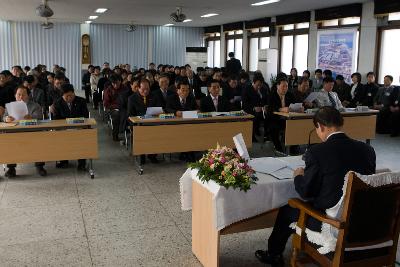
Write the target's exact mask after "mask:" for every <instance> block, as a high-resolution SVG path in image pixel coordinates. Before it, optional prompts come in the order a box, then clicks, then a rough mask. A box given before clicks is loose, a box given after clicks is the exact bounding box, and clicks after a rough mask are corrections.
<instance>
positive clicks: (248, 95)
mask: <svg viewBox="0 0 400 267" xmlns="http://www.w3.org/2000/svg"><path fill="white" fill-rule="evenodd" d="M263 83H264V79H263V78H262V77H260V76H254V78H253V83H252V84H250V85H249V86H248V87H246V88H245V89H244V90H243V91H242V92H243V94H242V107H243V110H244V111H245V112H246V113H248V114H252V115H253V116H254V119H253V142H257V139H256V137H255V136H256V135H260V125H261V122H264V138H265V137H266V133H267V132H268V127H267V120H266V118H267V117H266V116H265V113H266V109H265V107H266V106H267V105H268V93H267V90H266V89H265V88H264V87H263Z"/></svg>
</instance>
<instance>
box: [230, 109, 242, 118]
mask: <svg viewBox="0 0 400 267" xmlns="http://www.w3.org/2000/svg"><path fill="white" fill-rule="evenodd" d="M244 115H246V112H244V111H243V110H239V111H231V112H229V116H234V117H240V116H244Z"/></svg>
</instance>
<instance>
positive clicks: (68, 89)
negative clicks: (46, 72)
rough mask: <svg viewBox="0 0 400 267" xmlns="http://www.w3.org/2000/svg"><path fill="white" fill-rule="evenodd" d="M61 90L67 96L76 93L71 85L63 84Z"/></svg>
mask: <svg viewBox="0 0 400 267" xmlns="http://www.w3.org/2000/svg"><path fill="white" fill-rule="evenodd" d="M61 90H62V92H63V94H66V93H69V92H75V89H74V86H73V85H72V84H70V83H66V84H63V85H62V86H61Z"/></svg>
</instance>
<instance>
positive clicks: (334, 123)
mask: <svg viewBox="0 0 400 267" xmlns="http://www.w3.org/2000/svg"><path fill="white" fill-rule="evenodd" d="M313 122H314V126H315V131H316V133H317V135H318V137H319V138H320V139H321V140H322V143H321V144H317V145H314V146H312V147H310V148H309V149H308V150H307V152H306V154H305V164H306V166H305V169H303V168H299V169H297V170H295V171H294V174H293V176H294V184H295V189H296V191H297V193H298V194H299V196H300V197H301V198H303V199H304V200H306V201H308V202H309V204H310V205H311V206H312V207H313V208H315V209H317V210H319V211H321V212H325V210H326V209H329V208H332V207H333V206H335V205H336V203H338V201H339V200H340V198H341V196H342V194H343V192H342V188H343V184H344V178H345V175H346V173H347V172H349V171H355V172H357V173H360V174H362V175H371V174H374V173H375V167H376V156H375V151H374V149H373V148H372V147H371V146H369V145H368V144H365V143H362V142H359V141H356V140H353V139H351V138H349V137H348V136H347V135H346V134H345V133H343V132H342V127H343V117H342V115H341V114H340V112H339V111H338V110H337V109H335V108H334V107H322V108H321V109H320V110H319V111H317V113H316V114H315V116H314V119H313ZM298 217H299V211H298V210H297V209H295V208H292V207H290V206H289V205H285V206H283V207H281V208H280V209H279V212H278V216H277V218H276V221H275V225H274V228H273V230H272V233H271V236H270V237H269V240H268V250H257V251H256V253H255V255H256V257H257V258H258V259H259V260H260V261H261V262H263V263H268V264H271V265H272V266H283V257H282V253H283V251H284V249H285V246H286V242H287V240H288V239H289V237H290V235H291V234H292V233H293V232H294V230H292V229H291V228H289V225H290V224H291V223H293V222H296V221H297V220H298ZM307 225H308V226H307V227H308V228H309V229H311V230H313V231H321V223H320V222H318V221H317V220H314V219H312V218H310V219H309V220H308V222H307Z"/></svg>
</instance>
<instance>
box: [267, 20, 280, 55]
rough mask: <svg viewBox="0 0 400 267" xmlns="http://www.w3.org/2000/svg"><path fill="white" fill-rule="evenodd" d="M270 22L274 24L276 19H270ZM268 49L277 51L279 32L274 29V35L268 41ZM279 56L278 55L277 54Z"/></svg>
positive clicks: (276, 28)
mask: <svg viewBox="0 0 400 267" xmlns="http://www.w3.org/2000/svg"><path fill="white" fill-rule="evenodd" d="M271 22H276V17H272V18H271ZM269 48H273V49H278V48H279V30H278V27H275V35H274V36H271V37H270V39H269ZM278 54H279V55H280V53H278Z"/></svg>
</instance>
